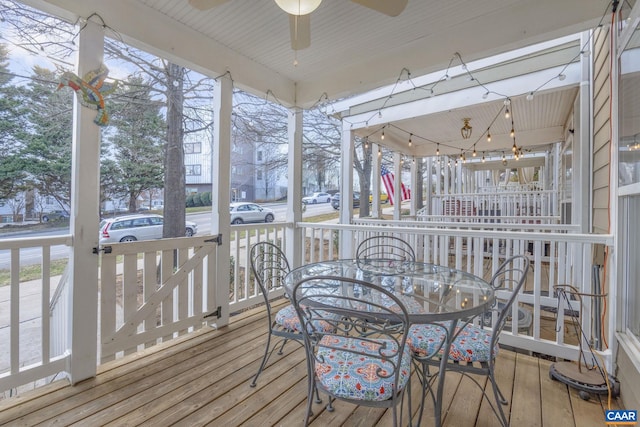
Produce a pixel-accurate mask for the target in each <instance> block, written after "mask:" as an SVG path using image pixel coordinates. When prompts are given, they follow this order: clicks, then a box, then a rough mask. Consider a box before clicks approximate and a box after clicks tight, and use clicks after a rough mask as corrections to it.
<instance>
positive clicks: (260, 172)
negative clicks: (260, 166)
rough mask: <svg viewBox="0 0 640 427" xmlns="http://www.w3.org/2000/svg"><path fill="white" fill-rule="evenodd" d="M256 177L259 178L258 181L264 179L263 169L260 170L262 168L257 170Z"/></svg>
mask: <svg viewBox="0 0 640 427" xmlns="http://www.w3.org/2000/svg"><path fill="white" fill-rule="evenodd" d="M256 179H257V180H258V181H262V171H260V170H259V171H258V172H257V175H256Z"/></svg>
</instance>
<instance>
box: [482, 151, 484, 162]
mask: <svg viewBox="0 0 640 427" xmlns="http://www.w3.org/2000/svg"><path fill="white" fill-rule="evenodd" d="M482 163H484V153H483V154H482Z"/></svg>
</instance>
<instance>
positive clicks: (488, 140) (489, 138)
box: [487, 129, 491, 142]
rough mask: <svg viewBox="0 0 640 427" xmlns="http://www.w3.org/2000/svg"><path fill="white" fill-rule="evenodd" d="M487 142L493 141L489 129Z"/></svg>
mask: <svg viewBox="0 0 640 427" xmlns="http://www.w3.org/2000/svg"><path fill="white" fill-rule="evenodd" d="M487 142H491V134H490V133H489V130H488V129H487Z"/></svg>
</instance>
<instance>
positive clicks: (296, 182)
mask: <svg viewBox="0 0 640 427" xmlns="http://www.w3.org/2000/svg"><path fill="white" fill-rule="evenodd" d="M302 118H303V110H302V109H301V108H297V107H296V108H291V109H290V110H289V114H288V123H287V128H288V139H289V157H288V159H287V161H288V169H287V173H288V175H287V176H288V181H287V215H286V220H287V223H289V224H290V225H291V226H290V227H288V228H287V232H286V234H285V236H286V245H285V253H286V255H287V259H288V260H289V263H290V264H291V268H295V267H299V266H301V265H302V261H303V260H302V248H301V247H300V245H302V244H304V242H303V239H302V233H303V230H302V229H300V228H297V227H296V226H295V224H297V223H298V222H300V221H302ZM343 200H344V198H343Z"/></svg>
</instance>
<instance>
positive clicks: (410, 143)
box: [409, 134, 413, 147]
mask: <svg viewBox="0 0 640 427" xmlns="http://www.w3.org/2000/svg"><path fill="white" fill-rule="evenodd" d="M411 136H412V135H411V134H409V147H411V145H413V144H412V142H411Z"/></svg>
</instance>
